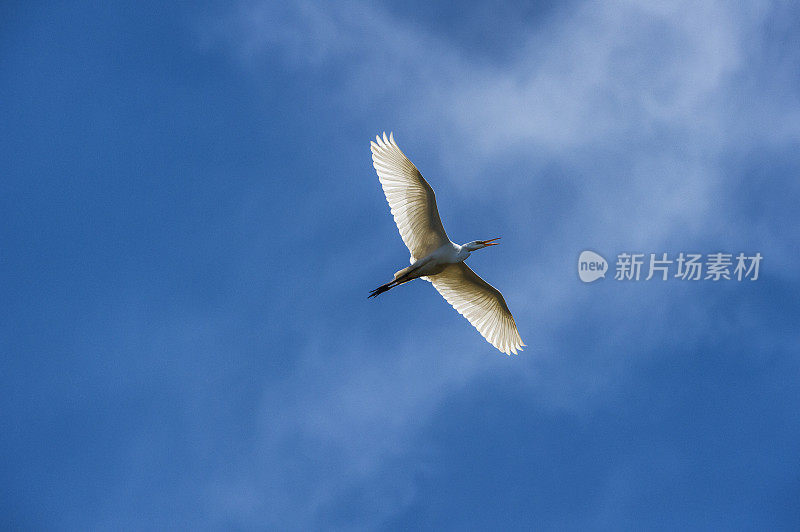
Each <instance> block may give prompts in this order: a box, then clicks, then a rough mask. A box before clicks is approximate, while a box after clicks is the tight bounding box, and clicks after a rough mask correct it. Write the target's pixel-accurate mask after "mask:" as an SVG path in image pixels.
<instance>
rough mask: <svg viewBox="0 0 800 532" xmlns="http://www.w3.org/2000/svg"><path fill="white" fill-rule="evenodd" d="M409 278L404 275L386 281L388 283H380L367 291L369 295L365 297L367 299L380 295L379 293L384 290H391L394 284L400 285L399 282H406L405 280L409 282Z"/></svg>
mask: <svg viewBox="0 0 800 532" xmlns="http://www.w3.org/2000/svg"><path fill="white" fill-rule="evenodd" d="M410 280H411V279H409V278H408V277H406V278H404V279H395V280H394V281H391V282H388V283H386V284H382V285H380V286H379V287H378V288H376V289H374V290H372V291H371V292H370V293H369V295H368V296H367V299H369V298H371V297H377V296H379V295H381V294H382V293H384V292H388V291H389V290H391V289H392V288H394V287H395V286H400V285H401V284H403V283H407V282H409V281H410Z"/></svg>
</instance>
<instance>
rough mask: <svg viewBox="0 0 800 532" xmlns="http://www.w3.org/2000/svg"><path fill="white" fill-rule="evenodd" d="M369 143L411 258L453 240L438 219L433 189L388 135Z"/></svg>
mask: <svg viewBox="0 0 800 532" xmlns="http://www.w3.org/2000/svg"><path fill="white" fill-rule="evenodd" d="M375 139H376V141H377V142H370V146H371V148H372V165H373V166H374V167H375V171H376V172H377V173H378V178H379V179H380V182H381V186H382V187H383V193H384V194H385V195H386V200H387V201H388V202H389V208H390V209H391V211H392V215H393V216H394V221H395V223H396V224H397V229H398V230H399V231H400V236H401V237H402V238H403V242H404V243H405V245H406V247H408V250H409V251H410V252H411V256H412V257H415V258H416V259H421V258H423V257H425V256H426V255H428V254H430V253H431V252H433V251H434V250H436V249H438V248H440V247H441V246H442V245H444V244H446V243H448V242H449V241H450V239H449V238H448V237H447V233H445V231H444V226H442V220H441V218H439V209H438V208H437V207H436V196H435V195H434V193H433V189H432V188H431V186H430V185H429V184H428V182H427V181H425V178H423V177H422V174H420V173H419V170H417V168H416V167H415V166H414V164H413V163H412V162H411V161H409V160H408V157H406V156H405V154H403V152H402V151H400V148H399V147H398V146H397V144H396V143H395V141H394V138H393V136H392V135H391V134H389V138H386V133H384V134H383V138H381V137H379V136H378V137H375Z"/></svg>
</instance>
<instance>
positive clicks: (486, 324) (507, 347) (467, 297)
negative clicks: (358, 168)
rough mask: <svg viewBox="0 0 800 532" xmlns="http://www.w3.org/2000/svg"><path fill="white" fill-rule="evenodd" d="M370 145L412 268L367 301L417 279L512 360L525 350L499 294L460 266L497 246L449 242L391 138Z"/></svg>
mask: <svg viewBox="0 0 800 532" xmlns="http://www.w3.org/2000/svg"><path fill="white" fill-rule="evenodd" d="M376 141H377V142H372V143H371V146H372V161H373V165H374V166H375V170H376V172H377V173H378V177H379V179H380V182H381V185H382V187H383V191H384V194H385V195H386V199H387V201H388V202H389V207H390V208H391V212H392V215H393V216H394V219H395V223H396V224H397V228H398V229H399V231H400V236H401V237H402V238H403V242H404V243H405V244H406V246H407V247H408V249H409V251H410V252H411V266H408V267H406V268H403V269H401V270H399V271H397V272H396V273H395V274H394V279H393V280H392V281H390V282H388V283H386V284H384V285H381V286H379V287H378V288H376V289H375V290H373V291H372V292H370V295H369V297H376V296H378V295H380V294H382V293H384V292H387V291H388V290H391V289H392V288H394V287H396V286H399V285H401V284H403V283H407V282H409V281H412V280H414V279H418V278H422V279H425V280H426V281H430V282H431V283H433V286H434V287H435V288H436V290H438V291H439V293H440V294H442V296H443V297H444V298H445V299H446V300H447V302H448V303H450V304H451V305H452V306H453V307H454V308H455V309H456V310H457V311H458V312H459V313H461V314H462V315H464V317H466V318H467V319H468V320H469V322H470V323H472V325H473V326H474V327H475V328H476V329H478V332H480V333H481V335H483V337H484V338H486V340H487V341H488V342H489V343H491V344H492V345H494V346H495V347H496V348H497V349H499V350H500V351H502V352H504V353H506V354H510V353H514V354H516V353H517V351H518V350H521V349H522V347H523V346H524V345H525V344H524V343H522V338H520V336H519V332H518V331H517V326H516V323H515V322H514V318H513V316H512V315H511V312H510V311H509V310H508V306H507V305H506V302H505V299H504V298H503V296H502V294H501V293H500V292H499V291H498V290H497V289H496V288H494V287H493V286H491V285H490V284H489V283H487V282H486V281H484V280H483V279H481V278H480V277H479V276H478V275H477V274H476V273H475V272H473V271H472V269H470V267H469V266H467V265H466V264H465V263H464V261H465V260H466V259H467V258H468V257H469V256H470V254H471V253H472V252H473V251H476V250H478V249H483V248H485V247H489V246H494V245H497V243H496V242H494V241H495V240H498V238H493V239H490V240H475V241H472V242H468V243H466V244H463V245H459V244H456V243H454V242H452V241H451V240H450V239H449V238H448V236H447V233H446V232H445V230H444V226H443V225H442V221H441V219H440V218H439V210H438V208H437V206H436V197H435V194H434V192H433V189H432V188H431V186H430V185H429V184H428V182H427V181H425V179H424V178H423V177H422V174H420V173H419V171H418V170H417V168H416V167H415V166H414V165H413V164H412V163H411V161H409V160H408V158H407V157H406V156H405V155H404V154H403V152H402V151H400V148H399V147H398V146H397V144H396V143H395V142H394V138H393V136H392V135H390V136H389V137H388V138H387V137H386V133H384V134H383V138H381V137H376Z"/></svg>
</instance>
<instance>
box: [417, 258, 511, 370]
mask: <svg viewBox="0 0 800 532" xmlns="http://www.w3.org/2000/svg"><path fill="white" fill-rule="evenodd" d="M428 279H429V280H430V281H431V283H433V286H434V288H436V290H438V291H439V293H440V294H442V297H444V298H445V299H446V300H447V302H448V303H450V304H451V305H453V308H454V309H456V310H457V311H458V312H459V314H461V315H463V316H464V317H465V318H467V319H468V320H469V322H470V323H471V324H472V325H473V326H474V327H475V328H476V329H478V332H479V333H481V335H482V336H483V337H484V338H486V341H487V342H489V343H490V344H492V345H493V346H495V347H496V348H497V349H499V350H500V351H502V352H503V353H505V354H507V355H509V354H511V353H514V354H515V355H516V354H517V350H519V351H521V350H522V347H523V346H524V345H525V344H524V343H522V338H520V336H519V331H517V324H516V323H515V322H514V316H512V315H511V311H510V310H508V305H506V300H505V299H503V294H501V293H500V291H499V290H497V289H496V288H495V287H493V286H492V285H490V284H489V283H487V282H486V281H484V280H483V279H481V278H480V276H479V275H478V274H477V273H475V272H474V271H472V269H470V267H469V266H467V265H466V264H464V263H463V262H459V263H458V264H451V265H449V266H447V267H446V268H445V269H444V271H443V272H442V273H439V274H436V275H431V276H428Z"/></svg>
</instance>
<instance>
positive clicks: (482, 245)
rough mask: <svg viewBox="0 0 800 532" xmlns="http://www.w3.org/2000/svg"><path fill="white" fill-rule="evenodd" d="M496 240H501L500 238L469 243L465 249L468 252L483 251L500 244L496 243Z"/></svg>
mask: <svg viewBox="0 0 800 532" xmlns="http://www.w3.org/2000/svg"><path fill="white" fill-rule="evenodd" d="M495 240H500V237H499V236H498V237H497V238H492V239H489V240H473V241H472V242H467V243H466V244H464V246H463V247H464V249H466V250H467V251H475V250H476V249H483V248H488V247H489V246H496V245H498V244H499V243H500V242H495Z"/></svg>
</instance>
